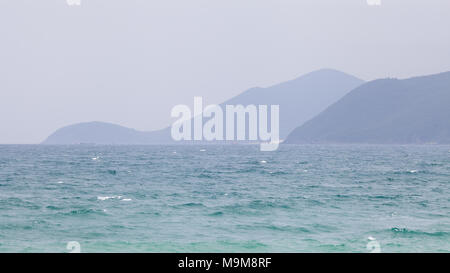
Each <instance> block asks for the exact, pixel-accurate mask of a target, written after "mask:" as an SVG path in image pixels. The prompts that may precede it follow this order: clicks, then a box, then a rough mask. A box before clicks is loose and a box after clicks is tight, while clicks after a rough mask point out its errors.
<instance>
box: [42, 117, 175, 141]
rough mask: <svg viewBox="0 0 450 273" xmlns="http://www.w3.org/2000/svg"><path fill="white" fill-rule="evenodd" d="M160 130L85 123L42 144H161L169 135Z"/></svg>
mask: <svg viewBox="0 0 450 273" xmlns="http://www.w3.org/2000/svg"><path fill="white" fill-rule="evenodd" d="M165 133H166V132H165V131H163V130H161V131H155V132H142V131H137V130H134V129H130V128H126V127H123V126H119V125H115V124H111V123H106V122H97V121H96V122H85V123H78V124H74V125H70V126H66V127H64V128H61V129H59V130H57V131H56V132H54V133H53V134H52V135H50V136H49V137H48V138H47V139H46V140H45V141H44V142H43V143H42V144H56V145H61V144H131V145H132V144H152V143H162V142H164V140H165V139H166V138H168V137H170V134H169V133H167V135H166V134H165Z"/></svg>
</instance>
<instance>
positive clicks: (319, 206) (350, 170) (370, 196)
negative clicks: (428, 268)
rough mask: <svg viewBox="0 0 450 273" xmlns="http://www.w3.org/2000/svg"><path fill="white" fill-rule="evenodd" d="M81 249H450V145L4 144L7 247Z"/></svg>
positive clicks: (0, 236)
mask: <svg viewBox="0 0 450 273" xmlns="http://www.w3.org/2000/svg"><path fill="white" fill-rule="evenodd" d="M369 238H370V239H369ZM70 241H76V242H78V243H79V244H80V246H81V252H369V251H370V250H371V248H370V247H368V244H369V246H370V245H373V244H374V243H375V244H378V245H379V246H380V250H381V252H449V251H450V146H433V145H430V146H317V145H311V146H294V145H289V146H281V147H280V149H279V150H278V151H276V152H260V151H259V146H253V145H229V146H219V145H203V146H196V145H192V146H181V145H179V146H177V145H175V146H83V145H80V146H39V145H18V146H14V145H12V146H8V145H4V146H0V252H68V251H69V250H68V249H67V248H66V247H67V243H68V242H70Z"/></svg>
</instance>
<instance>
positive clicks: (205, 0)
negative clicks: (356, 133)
mask: <svg viewBox="0 0 450 273" xmlns="http://www.w3.org/2000/svg"><path fill="white" fill-rule="evenodd" d="M81 2H82V3H81V6H68V5H67V3H66V0H28V1H24V0H0V143H38V142H40V141H42V140H44V139H45V137H46V136H47V135H49V134H50V133H52V132H53V131H54V130H56V129H58V128H60V127H62V126H65V125H69V124H72V123H77V122H85V121H94V120H95V121H106V122H113V123H117V124H120V125H124V126H127V127H132V128H136V129H140V130H153V129H159V128H162V127H164V126H166V125H168V124H169V122H170V121H171V119H170V109H171V108H172V106H174V105H176V104H179V103H184V104H190V105H191V104H192V103H193V96H195V95H201V96H203V97H204V101H205V103H206V104H209V103H219V102H222V101H224V100H226V99H228V98H231V97H232V96H234V95H237V94H239V93H240V92H242V91H244V90H246V89H248V88H251V87H254V86H261V87H266V86H270V85H272V84H275V83H278V82H282V81H286V80H290V79H292V78H295V77H297V76H300V75H302V74H304V73H307V72H310V71H312V70H316V69H320V68H334V69H338V70H342V71H344V72H347V73H350V74H353V75H355V76H357V77H360V78H362V79H364V80H371V79H375V78H380V77H400V78H404V77H410V76H415V75H421V74H432V73H437V72H443V71H448V70H450V1H448V0H422V1H418V0H381V6H369V5H367V3H366V0H305V1H301V0H159V1H150V0H81Z"/></svg>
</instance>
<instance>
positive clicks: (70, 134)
mask: <svg viewBox="0 0 450 273" xmlns="http://www.w3.org/2000/svg"><path fill="white" fill-rule="evenodd" d="M363 83H364V82H363V81H362V80H360V79H358V78H356V77H354V76H351V75H348V74H346V73H343V72H339V71H337V70H332V69H322V70H318V71H315V72H311V73H309V74H306V75H304V76H301V77H299V78H297V79H294V80H291V81H287V82H284V83H281V84H277V85H274V86H272V87H268V88H252V89H249V90H247V91H245V92H243V93H242V94H240V95H238V96H236V97H234V98H232V99H230V100H228V101H226V102H224V103H223V104H221V105H222V106H224V105H226V104H229V105H237V104H242V105H244V106H246V105H250V104H254V105H280V137H281V139H284V138H285V137H287V135H288V134H289V133H290V132H291V131H292V130H293V129H294V128H296V127H297V126H299V125H301V124H303V123H304V122H305V121H307V120H309V119H311V118H312V117H314V116H315V115H317V114H318V113H320V112H321V111H323V110H324V109H326V107H328V106H329V105H331V104H332V103H334V102H336V101H337V100H338V99H340V98H342V97H343V96H344V95H345V94H347V93H348V92H349V91H350V90H352V89H353V88H355V87H357V86H359V85H361V84H363ZM204 106H205V105H204ZM222 109H224V110H225V107H223V108H222ZM224 124H225V122H224ZM247 127H248V126H247ZM170 142H172V139H171V137H170V127H168V128H165V129H163V130H159V131H153V132H139V131H136V130H133V129H129V128H124V127H120V126H117V125H113V124H106V123H99V122H94V123H81V124H75V125H71V126H68V127H64V128H62V129H59V130H57V131H56V132H55V133H54V134H52V135H51V136H49V137H48V138H47V139H46V140H45V141H44V142H43V144H73V143H98V144H159V143H170Z"/></svg>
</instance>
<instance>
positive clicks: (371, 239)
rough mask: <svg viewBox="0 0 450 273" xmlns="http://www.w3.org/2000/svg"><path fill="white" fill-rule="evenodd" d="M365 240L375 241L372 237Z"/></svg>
mask: <svg viewBox="0 0 450 273" xmlns="http://www.w3.org/2000/svg"><path fill="white" fill-rule="evenodd" d="M367 239H368V240H370V241H375V238H374V237H372V236H369V237H367Z"/></svg>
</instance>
